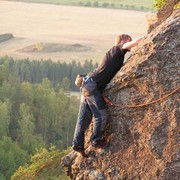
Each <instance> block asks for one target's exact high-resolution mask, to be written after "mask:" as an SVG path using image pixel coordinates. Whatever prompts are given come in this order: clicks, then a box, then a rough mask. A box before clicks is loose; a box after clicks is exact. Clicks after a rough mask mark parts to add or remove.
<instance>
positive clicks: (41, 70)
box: [0, 57, 96, 180]
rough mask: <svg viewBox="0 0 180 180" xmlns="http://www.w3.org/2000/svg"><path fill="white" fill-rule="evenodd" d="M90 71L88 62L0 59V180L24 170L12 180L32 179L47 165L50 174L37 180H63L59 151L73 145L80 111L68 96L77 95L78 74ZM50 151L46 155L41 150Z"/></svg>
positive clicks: (6, 179)
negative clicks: (57, 179)
mask: <svg viewBox="0 0 180 180" xmlns="http://www.w3.org/2000/svg"><path fill="white" fill-rule="evenodd" d="M95 67H96V65H93V64H92V61H88V60H86V62H85V64H80V63H76V62H75V61H74V62H72V63H70V64H66V63H60V62H58V63H54V62H52V61H51V60H49V61H30V60H28V59H25V60H16V61H15V60H13V59H12V58H10V57H4V58H0V179H1V180H9V179H10V177H11V176H12V175H13V174H14V173H15V171H16V170H17V169H18V167H19V166H23V165H24V168H22V167H21V168H20V169H19V170H18V171H17V173H16V174H15V175H14V176H13V177H14V178H13V179H15V180H17V179H18V180H21V179H23V180H24V179H25V176H26V175H27V179H28V177H31V178H30V179H33V178H34V177H35V176H36V175H39V173H40V172H42V169H44V168H45V167H46V168H47V169H46V170H48V166H50V165H51V166H52V167H53V170H52V169H51V170H50V172H49V171H45V172H44V173H45V174H46V175H42V176H44V177H47V179H48V177H49V178H50V179H54V175H55V172H57V177H58V178H60V177H63V179H65V175H64V172H63V170H62V168H61V167H60V157H61V156H62V154H63V152H61V151H62V150H64V149H68V148H69V147H70V146H71V144H72V137H73V133H74V128H75V124H76V119H77V114H78V106H79V99H78V97H77V96H72V95H70V93H69V92H70V90H76V89H75V86H74V79H75V76H76V74H77V73H87V72H89V71H91V70H93V69H94V68H95ZM54 146H55V147H56V148H57V150H56V148H54ZM42 148H44V149H42ZM49 148H50V152H48V151H47V150H46V149H49ZM37 150H38V152H37ZM35 153H37V154H35ZM32 155H34V156H32ZM31 156H32V158H31ZM25 163H32V165H30V166H29V167H28V166H27V165H25ZM54 171H55V172H54ZM47 173H48V174H47ZM49 173H50V174H49Z"/></svg>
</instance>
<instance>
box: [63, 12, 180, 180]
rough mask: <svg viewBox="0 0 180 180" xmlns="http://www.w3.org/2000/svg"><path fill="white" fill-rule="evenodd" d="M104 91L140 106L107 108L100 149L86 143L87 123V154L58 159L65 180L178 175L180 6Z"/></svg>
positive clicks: (170, 177)
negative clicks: (68, 178)
mask: <svg viewBox="0 0 180 180" xmlns="http://www.w3.org/2000/svg"><path fill="white" fill-rule="evenodd" d="M173 90H176V91H174V93H172V94H170V95H169V96H165V95H167V94H169V93H171V92H172V91H173ZM106 95H107V96H108V97H109V99H110V100H111V101H112V102H113V103H114V104H124V105H132V104H133V105H134V104H136V105H137V104H144V106H142V107H138V106H137V107H135V108H128V107H109V108H108V111H109V115H110V117H109V124H108V126H107V128H106V132H105V135H104V136H105V137H106V138H107V140H108V142H109V143H108V145H107V147H106V148H105V149H93V148H92V147H91V146H90V136H91V130H92V124H91V127H90V128H89V130H88V132H87V134H86V145H85V148H86V152H87V153H89V157H88V158H82V157H81V156H80V155H79V154H77V153H76V152H71V154H69V155H67V156H66V157H64V158H63V161H62V164H63V165H64V166H65V167H66V169H67V174H68V175H69V177H70V179H77V180H78V179H79V180H86V179H87V180H95V179H97V180H106V179H110V180H111V179H112V180H117V179H128V180H130V179H144V180H146V179H147V180H149V179H153V180H154V179H158V180H159V179H163V180H176V179H177V180H179V179H180V128H179V127H180V10H176V11H175V12H174V13H173V14H172V15H171V16H170V17H169V18H168V19H166V20H165V21H164V22H163V23H161V24H160V25H159V26H158V27H156V29H154V30H153V31H152V32H151V33H149V34H148V35H147V36H146V37H145V38H144V39H143V40H142V41H141V42H140V44H139V46H138V47H136V48H135V49H134V51H133V54H132V56H131V57H130V58H129V59H128V60H127V61H126V63H125V65H124V66H123V68H122V69H121V71H120V72H119V73H118V74H117V75H116V77H115V78H114V79H113V84H112V85H111V88H109V89H107V91H106ZM162 97H164V98H162ZM156 100H158V101H156ZM149 102H154V103H152V104H150V105H147V104H148V103H149Z"/></svg>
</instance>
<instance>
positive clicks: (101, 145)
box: [92, 138, 107, 149]
mask: <svg viewBox="0 0 180 180" xmlns="http://www.w3.org/2000/svg"><path fill="white" fill-rule="evenodd" d="M106 143H107V142H106V140H105V139H104V138H103V139H99V140H98V141H96V142H94V141H92V146H93V147H95V148H102V149H103V148H105V146H106Z"/></svg>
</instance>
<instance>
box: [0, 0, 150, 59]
mask: <svg viewBox="0 0 180 180" xmlns="http://www.w3.org/2000/svg"><path fill="white" fill-rule="evenodd" d="M0 7H1V11H0V22H1V25H0V35H1V34H5V33H11V34H13V36H14V38H11V39H9V40H8V41H3V42H1V43H0V56H5V55H8V56H12V57H14V58H16V59H20V58H27V57H28V58H30V59H34V60H39V59H42V58H43V59H49V58H50V59H52V60H53V61H58V60H60V61H66V62H67V61H72V60H77V61H83V60H85V59H92V60H93V61H94V62H98V61H99V60H100V59H101V57H102V55H103V54H104V53H105V51H106V50H108V49H109V48H110V47H111V46H112V45H113V43H114V37H115V35H117V34H118V33H128V34H130V35H132V37H133V38H134V37H136V36H142V35H145V34H146V30H147V24H146V13H145V12H139V11H130V10H119V9H102V8H90V7H75V6H63V5H53V4H36V3H25V2H10V1H0Z"/></svg>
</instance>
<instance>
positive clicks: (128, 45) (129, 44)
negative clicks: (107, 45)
mask: <svg viewBox="0 0 180 180" xmlns="http://www.w3.org/2000/svg"><path fill="white" fill-rule="evenodd" d="M141 39H142V37H140V38H137V39H135V40H133V41H130V42H126V43H124V44H123V46H122V48H123V49H128V50H130V49H131V48H132V47H134V46H137V45H138V44H139V42H140V41H141Z"/></svg>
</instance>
